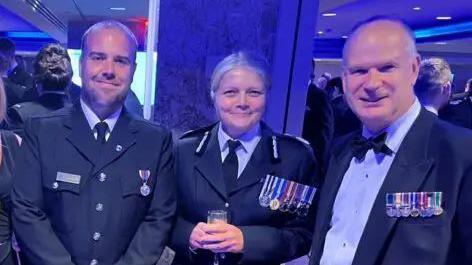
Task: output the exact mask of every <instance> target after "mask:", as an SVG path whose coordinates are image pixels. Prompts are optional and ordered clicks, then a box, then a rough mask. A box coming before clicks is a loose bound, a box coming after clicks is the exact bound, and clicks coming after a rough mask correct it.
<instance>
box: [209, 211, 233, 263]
mask: <svg viewBox="0 0 472 265" xmlns="http://www.w3.org/2000/svg"><path fill="white" fill-rule="evenodd" d="M218 222H223V223H227V222H228V215H227V213H226V211H225V210H210V211H208V215H207V224H214V223H218ZM220 258H222V259H224V258H225V253H219V255H218V253H215V255H214V258H213V265H219V264H220V262H219V259H220Z"/></svg>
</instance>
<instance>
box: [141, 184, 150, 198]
mask: <svg viewBox="0 0 472 265" xmlns="http://www.w3.org/2000/svg"><path fill="white" fill-rule="evenodd" d="M140 191H141V195H143V196H148V195H149V193H151V188H149V186H148V185H147V184H146V183H143V185H142V186H141V188H140Z"/></svg>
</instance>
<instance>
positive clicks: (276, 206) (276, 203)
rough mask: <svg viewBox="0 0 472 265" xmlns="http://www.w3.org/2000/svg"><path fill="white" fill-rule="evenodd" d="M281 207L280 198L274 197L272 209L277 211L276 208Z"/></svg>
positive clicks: (271, 204) (271, 202)
mask: <svg viewBox="0 0 472 265" xmlns="http://www.w3.org/2000/svg"><path fill="white" fill-rule="evenodd" d="M279 207H280V202H279V200H277V199H273V200H272V201H270V209H271V210H273V211H275V210H277V209H279Z"/></svg>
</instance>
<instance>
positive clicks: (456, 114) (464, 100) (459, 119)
mask: <svg viewBox="0 0 472 265" xmlns="http://www.w3.org/2000/svg"><path fill="white" fill-rule="evenodd" d="M471 87H472V79H469V80H468V81H467V82H466V85H465V90H464V92H463V93H459V94H455V95H453V96H452V99H451V101H450V102H449V105H447V106H446V107H444V108H443V109H442V110H441V111H440V112H439V117H441V119H444V120H446V121H449V122H451V123H453V124H455V125H458V126H461V127H465V128H469V129H472V90H471Z"/></svg>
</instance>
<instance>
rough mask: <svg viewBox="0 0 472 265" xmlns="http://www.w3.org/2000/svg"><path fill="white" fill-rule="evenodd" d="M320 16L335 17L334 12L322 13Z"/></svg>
mask: <svg viewBox="0 0 472 265" xmlns="http://www.w3.org/2000/svg"><path fill="white" fill-rule="evenodd" d="M322 16H323V17H335V16H336V13H323V14H322Z"/></svg>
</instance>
